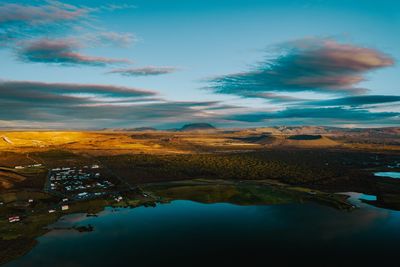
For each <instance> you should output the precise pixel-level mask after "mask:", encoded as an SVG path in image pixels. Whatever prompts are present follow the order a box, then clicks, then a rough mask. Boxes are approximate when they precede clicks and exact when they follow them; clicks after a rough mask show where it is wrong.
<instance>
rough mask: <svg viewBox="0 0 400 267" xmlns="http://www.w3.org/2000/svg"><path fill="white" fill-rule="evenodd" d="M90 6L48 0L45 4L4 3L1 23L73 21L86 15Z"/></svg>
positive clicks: (36, 23)
mask: <svg viewBox="0 0 400 267" xmlns="http://www.w3.org/2000/svg"><path fill="white" fill-rule="evenodd" d="M89 12H90V9H89V8H81V7H77V6H73V5H67V4H63V3H61V2H57V1H47V3H46V4H43V5H24V4H16V3H4V4H1V5H0V25H2V26H3V25H5V24H8V23H20V24H27V25H39V24H48V23H55V22H60V21H71V20H76V19H78V18H81V17H83V16H86V15H87V14H88V13H89Z"/></svg>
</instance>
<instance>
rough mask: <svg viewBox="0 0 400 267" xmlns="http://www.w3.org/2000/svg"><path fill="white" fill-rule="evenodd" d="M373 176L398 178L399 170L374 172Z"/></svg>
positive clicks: (399, 175) (399, 176)
mask: <svg viewBox="0 0 400 267" xmlns="http://www.w3.org/2000/svg"><path fill="white" fill-rule="evenodd" d="M374 175H375V176H379V177H389V178H395V179H400V172H376V173H374Z"/></svg>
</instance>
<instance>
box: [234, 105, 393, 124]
mask: <svg viewBox="0 0 400 267" xmlns="http://www.w3.org/2000/svg"><path fill="white" fill-rule="evenodd" d="M226 119H227V120H233V121H241V122H251V123H256V122H264V123H269V124H273V125H277V124H297V125H338V124H339V125H340V124H348V123H357V124H358V123H362V124H365V125H374V124H375V125H377V124H378V125H379V124H388V125H390V124H391V125H395V124H398V123H400V113H399V112H371V111H369V110H366V109H359V108H343V107H327V108H322V107H316V108H292V109H284V110H280V111H274V112H262V111H260V112H248V113H242V114H234V115H231V116H227V117H226Z"/></svg>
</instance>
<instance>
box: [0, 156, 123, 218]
mask: <svg viewBox="0 0 400 267" xmlns="http://www.w3.org/2000/svg"><path fill="white" fill-rule="evenodd" d="M42 167H43V166H42V164H33V165H27V166H15V167H14V168H15V169H17V170H23V169H27V168H42ZM104 173H105V172H104V171H103V170H102V167H101V166H99V165H97V164H92V165H86V166H80V167H77V166H74V167H65V166H64V167H56V168H52V169H49V170H48V174H47V180H46V183H45V186H44V192H46V193H49V194H51V195H53V196H55V197H57V198H59V199H60V202H59V203H54V204H53V205H51V206H48V207H47V208H46V210H45V211H42V212H46V213H49V214H51V213H56V212H66V211H68V210H69V209H70V204H71V203H73V202H78V201H84V200H90V199H95V198H99V197H102V196H106V195H108V196H111V197H112V199H114V201H115V202H120V201H122V200H123V198H122V196H120V195H119V193H118V192H117V191H116V189H115V187H116V186H115V184H114V183H113V182H111V181H110V180H112V179H111V178H108V177H107V176H106V175H105V174H104ZM35 203H36V200H35V199H33V198H29V199H27V200H26V201H17V202H15V203H14V205H17V206H18V207H19V208H23V209H29V208H30V207H31V208H32V207H33V206H35ZM2 205H4V203H3V202H0V206H2ZM32 212H33V210H32ZM38 212H39V211H38ZM22 219H23V216H22V217H21V216H19V215H12V216H9V217H8V222H9V223H16V222H20V221H21V220H22Z"/></svg>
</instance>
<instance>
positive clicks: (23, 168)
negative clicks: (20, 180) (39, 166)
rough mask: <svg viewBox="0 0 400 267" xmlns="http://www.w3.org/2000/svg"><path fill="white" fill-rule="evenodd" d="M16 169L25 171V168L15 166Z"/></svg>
mask: <svg viewBox="0 0 400 267" xmlns="http://www.w3.org/2000/svg"><path fill="white" fill-rule="evenodd" d="M14 168H15V169H18V170H20V169H25V167H23V166H15V167H14Z"/></svg>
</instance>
